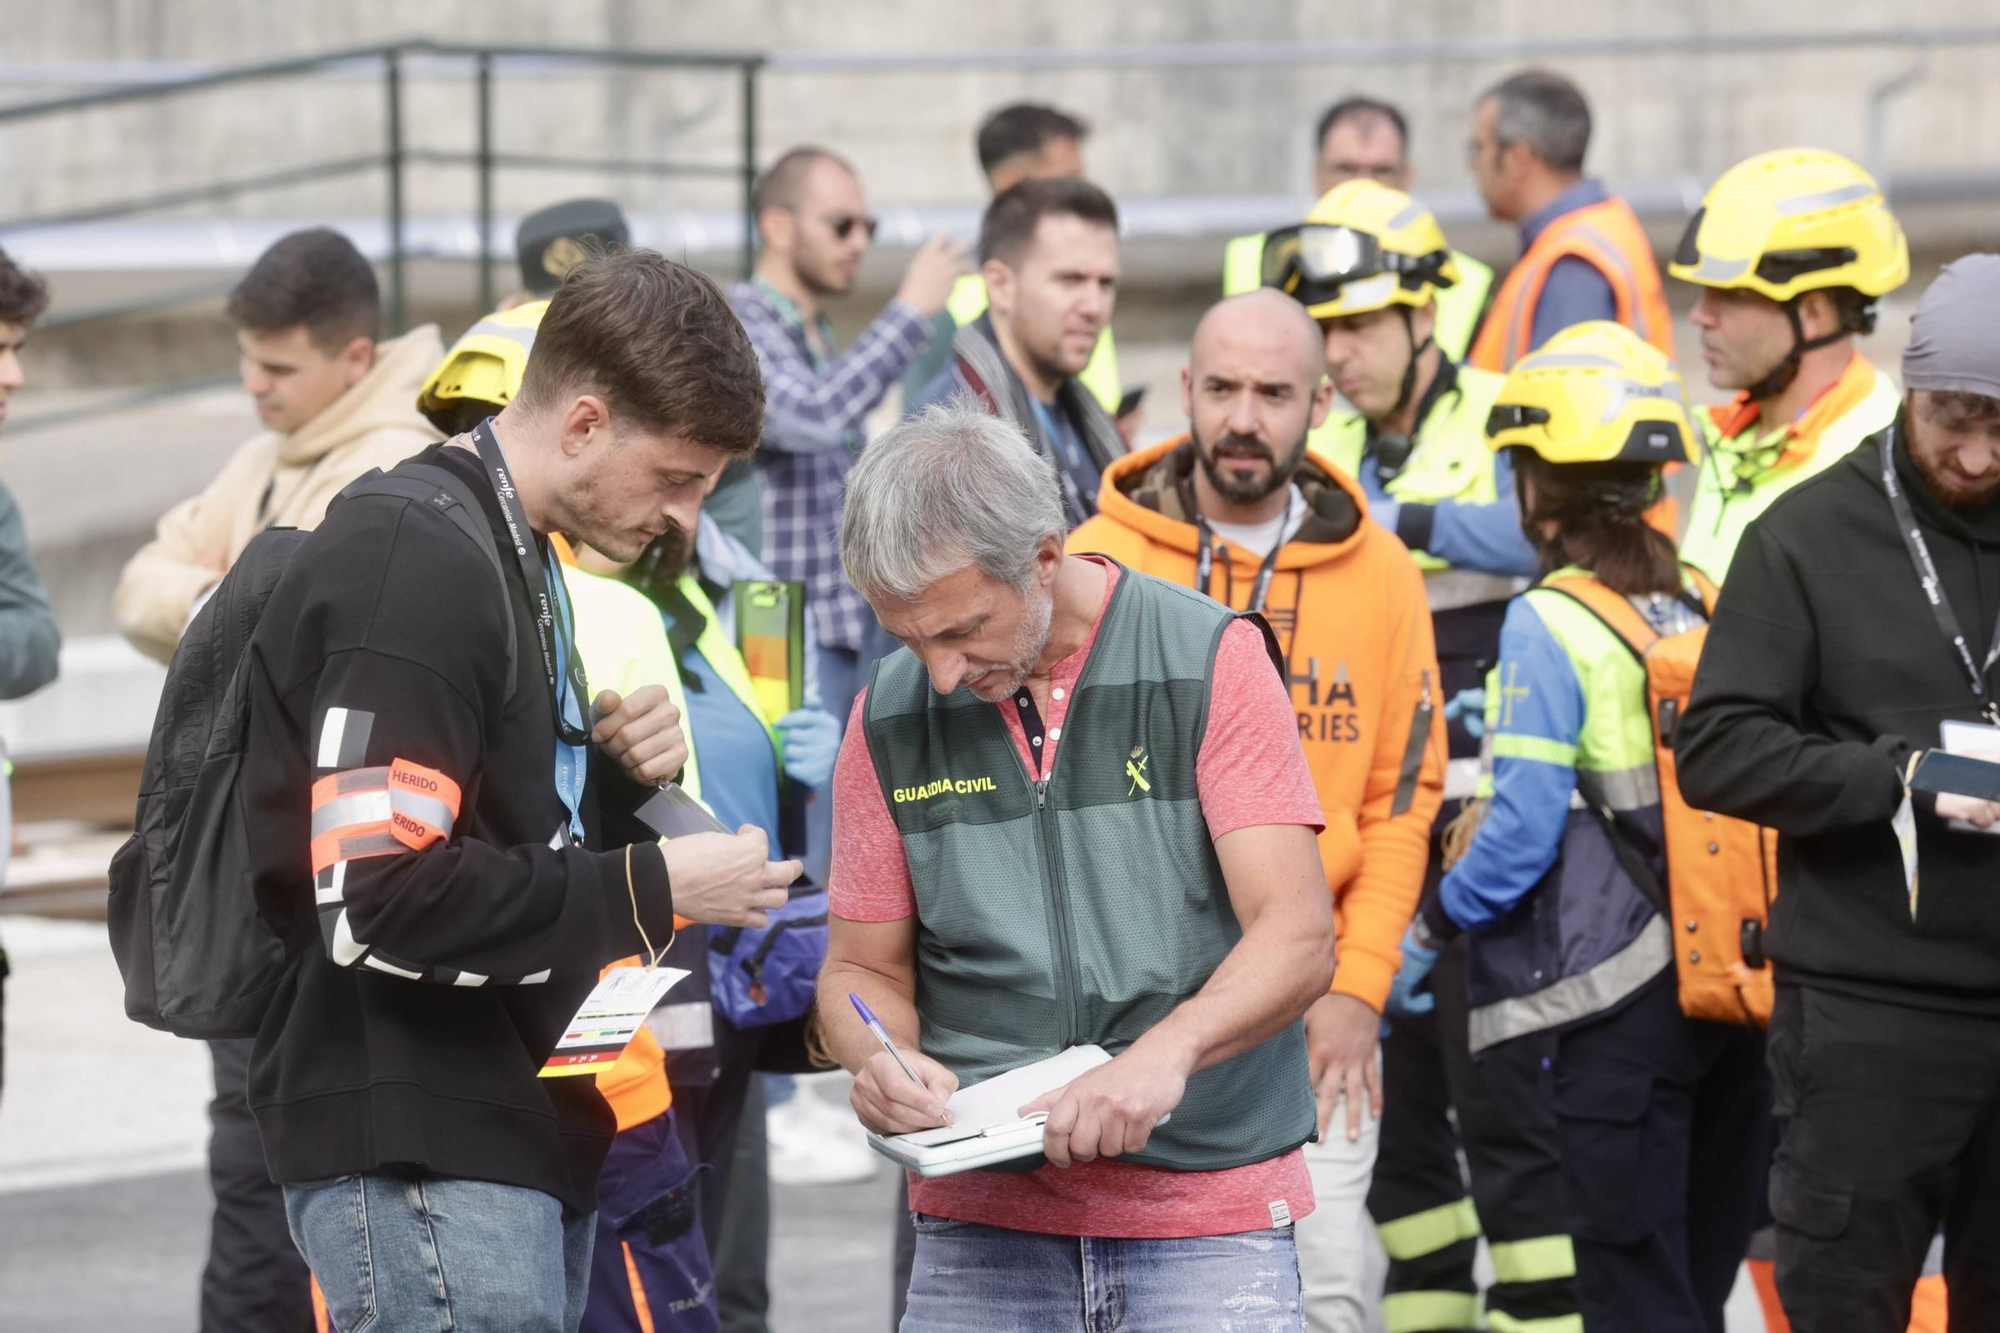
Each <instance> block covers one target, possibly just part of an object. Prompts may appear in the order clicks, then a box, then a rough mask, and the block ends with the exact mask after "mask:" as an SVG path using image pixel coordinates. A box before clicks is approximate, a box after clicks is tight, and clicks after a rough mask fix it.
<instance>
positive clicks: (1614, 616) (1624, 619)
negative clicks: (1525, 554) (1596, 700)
mask: <svg viewBox="0 0 2000 1333" xmlns="http://www.w3.org/2000/svg"><path fill="white" fill-rule="evenodd" d="M1536 586H1537V587H1541V588H1547V589H1548V590H1549V591H1550V592H1552V593H1555V594H1556V595H1557V596H1559V597H1567V598H1568V599H1569V600H1570V601H1572V602H1575V603H1576V604H1577V605H1578V606H1580V607H1582V608H1583V609H1584V610H1586V611H1588V612H1590V614H1591V615H1593V616H1595V617H1597V619H1598V620H1599V621H1601V622H1602V623H1603V625H1604V628H1606V629H1608V630H1610V631H1611V632H1612V633H1613V634H1615V635H1617V636H1618V640H1619V642H1621V643H1623V644H1624V645H1625V647H1626V648H1627V649H1629V650H1630V651H1631V653H1632V656H1634V657H1636V658H1638V659H1639V661H1641V662H1642V663H1643V662H1644V661H1645V660H1646V650H1647V649H1649V648H1651V647H1652V646H1653V645H1654V644H1656V643H1658V642H1659V641H1660V632H1659V631H1658V630H1656V629H1654V628H1653V626H1652V622H1650V621H1648V620H1647V619H1646V617H1644V616H1642V615H1640V614H1639V608H1638V607H1636V606H1633V605H1632V603H1631V602H1629V601H1627V600H1626V599H1625V598H1623V597H1621V596H1619V595H1618V594H1617V593H1615V592H1613V591H1611V589H1609V588H1607V587H1605V586H1604V585H1603V584H1602V583H1599V582H1598V581H1597V580H1596V579H1593V578H1579V577H1576V576H1571V577H1569V578H1562V579H1550V580H1548V581H1547V582H1545V583H1540V584H1537V585H1536Z"/></svg>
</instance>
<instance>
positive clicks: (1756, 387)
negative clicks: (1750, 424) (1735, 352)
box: [1744, 296, 1850, 403]
mask: <svg viewBox="0 0 2000 1333" xmlns="http://www.w3.org/2000/svg"><path fill="white" fill-rule="evenodd" d="M1804 299H1805V298H1804V297H1802V296H1795V297H1793V298H1792V299H1791V300H1789V301H1787V302H1785V307H1784V309H1785V318H1786V319H1787V320H1789V321H1790V322H1791V326H1792V350H1791V351H1789V352H1787V353H1785V359H1784V360H1782V361H1780V362H1779V363H1778V364H1777V365H1775V366H1773V367H1772V368H1771V373H1770V374H1768V375H1766V376H1764V378H1763V379H1761V380H1758V381H1757V382H1756V383H1755V384H1752V385H1750V386H1749V387H1748V388H1746V389H1745V390H1744V392H1745V393H1746V394H1748V395H1749V396H1750V399H1751V401H1752V402H1760V403H1761V402H1763V401H1764V400H1765V399H1767V398H1776V397H1777V396H1778V395H1779V394H1781V393H1783V392H1784V391H1785V390H1787V389H1789V388H1791V387H1792V381H1793V380H1795V379H1797V378H1798V377H1799V362H1800V360H1801V359H1802V358H1804V356H1805V354H1806V353H1807V352H1812V351H1817V350H1818V349H1820V348H1822V347H1831V346H1832V345H1833V344H1834V343H1837V342H1839V341H1840V340H1841V339H1842V338H1845V337H1846V336H1847V335H1848V333H1849V332H1850V330H1849V329H1848V328H1847V326H1846V325H1845V324H1842V325H1840V326H1839V327H1837V328H1835V329H1834V331H1833V332H1832V333H1826V334H1822V335H1820V336H1819V337H1817V338H1807V337H1806V330H1805V325H1803V324H1801V323H1800V322H1799V302H1800V301H1802V300H1804Z"/></svg>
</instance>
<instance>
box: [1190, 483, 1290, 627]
mask: <svg viewBox="0 0 2000 1333" xmlns="http://www.w3.org/2000/svg"><path fill="white" fill-rule="evenodd" d="M1291 527H1292V497H1291V493H1290V492H1287V493H1286V495H1285V521H1284V522H1283V523H1282V524H1280V525H1279V527H1278V539H1277V540H1276V541H1274V542H1272V543H1271V549H1270V550H1269V551H1268V552H1266V553H1265V555H1264V563H1263V564H1261V565H1259V566H1257V582H1256V583H1254V584H1253V585H1251V588H1250V605H1249V606H1248V607H1247V608H1245V609H1246V610H1250V611H1256V612H1260V613H1261V612H1262V611H1263V609H1264V599H1265V598H1267V597H1269V596H1270V595H1271V576H1272V575H1273V574H1275V573H1276V572H1277V570H1278V552H1280V551H1282V550H1284V549H1285V534H1286V533H1287V532H1289V531H1291ZM1194 530H1195V532H1196V533H1198V534H1199V535H1200V542H1199V543H1198V544H1197V545H1196V547H1195V555H1194V586H1195V590H1196V591H1197V592H1200V593H1202V594H1203V595H1204V596H1209V597H1213V596H1214V595H1215V594H1213V593H1211V592H1209V590H1208V585H1209V582H1210V580H1211V578H1212V576H1213V575H1214V573H1215V534H1214V533H1213V532H1212V531H1210V530H1209V526H1208V520H1207V519H1205V518H1203V517H1202V516H1201V515H1200V514H1199V513H1197V514H1196V515H1195V516H1194Z"/></svg>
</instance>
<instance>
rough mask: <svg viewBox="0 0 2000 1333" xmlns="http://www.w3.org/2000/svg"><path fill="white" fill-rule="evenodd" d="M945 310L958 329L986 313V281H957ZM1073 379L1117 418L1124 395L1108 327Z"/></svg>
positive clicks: (968, 278)
mask: <svg viewBox="0 0 2000 1333" xmlns="http://www.w3.org/2000/svg"><path fill="white" fill-rule="evenodd" d="M944 308H945V313H947V314H949V315H950V316H951V319H952V322H953V323H954V324H956V325H958V326H959V327H960V328H964V327H965V326H966V325H967V324H970V323H972V322H973V321H974V320H976V319H978V318H979V317H980V316H981V315H983V314H985V313H986V279H984V278H982V277H980V276H979V275H978V274H977V273H968V274H966V275H965V276H964V277H962V278H960V279H959V280H958V281H957V282H955V283H953V284H952V287H951V297H950V299H949V300H947V301H946V302H945V307H944ZM1076 378H1077V381H1078V382H1079V383H1080V384H1082V385H1083V387H1084V388H1086V389H1088V390H1090V395H1091V397H1093V398H1095V399H1097V401H1098V402H1100V403H1102V404H1103V405H1104V410H1105V411H1106V412H1108V413H1110V414H1111V415H1113V416H1116V415H1118V403H1119V400H1120V399H1122V398H1123V397H1124V396H1125V389H1124V387H1123V386H1122V385H1121V384H1120V383H1119V381H1118V345H1117V344H1116V343H1115V342H1113V341H1112V338H1111V326H1110V325H1108V324H1107V325H1105V327H1104V332H1102V333H1100V334H1098V335H1097V346H1095V347H1093V348H1091V349H1090V362H1089V364H1088V365H1086V366H1084V368H1083V373H1082V374H1080V375H1078V376H1077V377H1076Z"/></svg>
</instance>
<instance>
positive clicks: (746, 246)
mask: <svg viewBox="0 0 2000 1333" xmlns="http://www.w3.org/2000/svg"><path fill="white" fill-rule="evenodd" d="M1993 43H2000V24H1950V25H1940V26H1934V27H1909V28H1889V27H1871V28H1850V29H1840V30H1833V31H1826V30H1807V29H1792V30H1767V31H1763V32H1731V33H1660V34H1645V35H1633V34H1618V35H1613V36H1565V37H1527V38H1514V37H1448V38H1429V39H1402V38H1390V39H1370V40H1309V41H1235V42H1206V43H1199V44H1169V43H1140V44H1127V45H1118V46H1088V47H1055V48H1050V47H987V48H979V49H961V50H943V51H938V50H933V51H774V52H751V51H721V50H717V51H648V50H599V49H592V48H586V47H573V46H531V45H521V44H494V45H476V44H468V43H456V42H440V41H432V40H428V39H421V38H418V39H410V40H404V41H396V42H389V43H380V44H375V45H369V46H359V47H350V48H342V49H337V50H332V51H325V52H321V53H318V54H316V55H308V56H298V57H291V58H287V59H282V60H273V61H263V62H256V63H247V64H239V65H228V66H206V65H203V66H196V65H189V64H185V63H184V64H183V65H181V66H179V67H177V68H176V69H175V70H174V71H173V72H172V73H170V74H169V75H167V76H165V77H161V78H157V79H155V78H144V79H134V80H133V81H131V82H125V83H120V84H118V85H117V86H112V87H102V88H98V89H95V90H92V91H88V92H81V93H70V94H65V95H63V96H59V97H52V98H43V99H39V100H33V101H26V102H18V103H14V104H11V105H0V126H6V125H13V124H19V123H23V122H27V121H31V120H35V119H40V118H46V117H52V116H58V115H65V114H72V113H76V112H82V111H86V110H91V109H95V108H100V107H108V106H120V105H136V104H142V103H147V102H154V101H159V100H162V99H165V98H169V97H175V96H179V95H181V94H185V93H193V92H201V91H206V90H212V89H217V88H224V87H230V86H234V85H238V84H243V83H248V82H255V81H259V80H269V79H278V78H296V77H322V78H323V77H335V76H341V75H356V76H360V77H364V78H377V79H379V80H380V81H381V84H382V89H383V97H384V112H385V133H384V143H383V147H382V151H381V152H380V153H375V154H365V155H357V156H353V157H348V158H341V159H334V160H329V161H326V162H320V163H313V164H308V165H305V166H297V167H289V168H284V169H281V170H275V171H270V172H264V173H256V174H251V175H246V176H240V177H236V178H233V179H229V180H223V181H215V182H211V183H209V184H206V185H197V186H185V187H180V188H176V189H173V190H166V191H159V192H156V193H154V194H151V195H147V196H138V197H133V198H127V199H123V200H114V201H106V202H104V203H101V204H95V205H89V206H84V207H79V208H72V209H65V210H62V211H60V212H57V213H53V214H45V215H42V216H38V217H31V218H18V219H13V220H9V221H5V222H0V232H6V231H13V230H21V229H24V228H27V227H31V226H35V227H49V226H60V225H66V224H77V223H84V222H95V221H103V220H106V219H110V218H119V217H129V216H132V215H134V214H138V213H145V212H152V211H156V210H159V209H168V208H183V207H187V206H189V205H194V204H202V203H209V202H215V201H219V200H222V199H229V198H237V197H241V196H243V195H246V194H251V193H257V192H261V191H268V190H275V189H282V188H288V187H292V186H296V185H300V184H305V183H309V182H312V181H315V180H323V179H329V178H333V177H336V176H344V175H354V174H358V173H361V172H366V171H371V170H381V171H382V172H383V173H384V177H385V186H386V193H387V207H386V209H385V214H386V217H385V221H386V224H387V225H386V231H387V236H388V240H387V244H386V247H385V249H386V253H385V254H384V255H383V263H384V266H385V268H386V269H387V274H388V281H387V284H386V285H387V288H388V303H389V321H390V324H391V327H392V328H394V329H396V330H401V329H402V328H403V327H404V326H405V323H406V314H407V300H406V297H407V282H406V272H405V269H406V263H407V261H408V260H409V259H410V258H412V257H413V256H414V254H415V251H414V250H413V249H412V247H411V246H410V244H409V242H408V238H407V237H406V235H405V225H404V224H405V211H404V202H405V201H404V173H405V170H406V168H407V167H408V166H410V165H411V164H424V165H441V166H466V167H470V168H471V169H472V170H473V172H474V174H475V188H476V197H477V231H478V246H477V250H478V254H477V259H478V262H477V264H476V265H475V268H476V270H477V296H476V299H477V302H478V307H479V308H480V309H490V308H491V307H492V304H493V299H494V276H493V265H494V260H495V256H494V253H493V245H492V232H493V227H494V222H495V212H494V201H493V173H494V172H495V171H497V170H515V171H565V170H574V171H588V172H613V173H621V174H632V175H643V176H652V177H671V176H691V177H710V178H738V179H739V180H740V183H741V187H742V247H741V256H740V258H741V264H742V267H743V269H744V271H745V272H746V273H747V272H748V270H749V267H750V264H751V260H752V253H753V250H752V246H753V240H754V219H753V217H752V212H753V209H752V200H753V196H754V188H755V181H756V174H755V173H756V158H757V128H758V127H757V117H758V98H759V84H760V79H761V77H762V76H763V75H764V74H765V73H767V72H775V73H781V74H791V75H807V76H809V75H815V74H831V73H869V74H897V73H910V74H921V73H927V72H934V71H939V70H965V69H1023V70H1028V69H1032V70H1075V69H1106V70H1116V69H1175V68H1180V69H1188V68H1247V69H1256V68H1270V67H1293V66H1303V65H1316V64H1347V65H1352V66H1359V67H1365V66H1369V65H1380V64H1410V63H1414V62H1438V63H1452V64H1467V63H1486V62H1492V63H1497V62H1502V61H1517V62H1528V61H1549V60H1559V59H1589V58H1614V59H1625V58H1631V57H1637V56H1645V57H1661V56H1687V55H1741V54H1743V53H1745V52H1764V53H1793V52H1815V51H1835V50H1856V49H1882V50H1895V51H1906V52H1910V53H1912V59H1911V60H1910V61H1909V62H1908V63H1907V64H1905V65H1904V66H1903V67H1902V68H1901V69H1900V70H1899V71H1898V72H1896V73H1894V74H1892V75H1890V76H1888V77H1886V78H1884V79H1881V80H1878V81H1877V82H1876V83H1874V84H1873V85H1871V86H1870V88H1869V89H1868V93H1867V113H1866V116H1867V125H1866V132H1867V143H1868V145H1869V152H1870V155H1871V157H1872V158H1879V157H1880V156H1881V154H1882V152H1883V151H1884V150H1883V145H1884V143H1885V134H1884V126H1885V124H1886V119H1887V114H1888V108H1889V103H1890V102H1891V101H1892V100H1893V99H1894V98H1896V97H1898V96H1900V95H1902V94H1903V93H1904V92H1906V91H1907V90H1908V89H1909V88H1910V87H1911V86H1913V85H1914V84H1915V83H1916V82H1917V81H1919V80H1920V79H1921V78H1922V77H1923V76H1924V74H1925V73H1926V70H1927V64H1926V58H1927V56H1928V55H1929V53H1931V52H1932V51H1934V50H1936V49H1938V48H1941V47H1955V46H1968V45H1988V44H1993ZM607 67H610V68H624V69H640V70H643V69H689V70H706V71H717V72H734V73H735V74H736V76H737V78H738V80H739V84H740V86H739V99H740V100H739V106H740V118H741V126H742V134H741V141H740V147H741V156H740V160H739V161H738V162H737V163H736V164H734V165H733V166H723V165H718V164H710V163H693V162H670V161H658V162H653V161H646V160H642V159H626V158H606V157H598V158H589V157H581V156H578V157H568V156H564V155H561V154H548V153H509V152H504V151H501V150H500V149H499V148H498V146H497V144H496V141H495V135H494V126H493V92H494V89H493V82H494V78H495V75H496V72H498V71H499V70H501V69H502V68H504V69H505V70H506V71H507V73H509V74H510V75H553V76H558V77H560V76H563V75H565V74H568V73H570V72H573V71H587V70H596V69H604V68H607ZM93 68H106V67H102V66H94V67H93ZM460 71H464V72H465V73H466V74H467V75H468V76H469V77H470V79H471V82H472V85H473V108H472V112H473V127H474V146H473V150H472V151H471V152H470V153H462V152H448V151H440V150H435V149H430V148H417V147H413V146H411V145H410V144H408V143H407V142H405V135H404V126H403V123H402V120H403V117H402V113H403V84H404V82H405V81H406V80H407V79H409V78H411V77H424V78H435V77H438V76H440V75H451V74H456V73H458V72H460ZM44 73H46V71H44ZM107 77H108V75H107ZM1871 165H1873V166H1875V167H1876V168H1877V174H1878V175H1883V176H1884V177H1885V185H1886V184H1888V181H1887V179H1886V173H1885V171H1884V170H1883V168H1885V167H1886V164H1885V163H1882V162H1880V161H1874V162H1872V163H1871ZM1968 179H1971V177H1968ZM1982 179H1983V178H1982ZM1924 184H1925V186H1926V187H1927V188H1929V189H1931V191H1932V192H1934V193H1935V192H1938V191H1940V190H1941V191H1942V193H1941V194H1940V195H1939V197H1945V196H1947V195H1951V194H1953V193H1954V192H1953V191H1952V190H1951V189H1950V188H1948V187H1949V185H1950V183H1949V182H1946V183H1943V184H1942V185H1940V184H1939V183H1936V182H1926V183H1924ZM188 299H193V297H192V295H191V294H189V293H181V294H175V293H169V294H167V295H166V296H160V295H157V294H156V295H154V296H150V297H143V298H138V299H136V300H134V301H129V302H124V303H102V304H99V305H96V306H92V307H89V308H88V309H85V310H80V311H69V312H64V313H63V314H61V315H60V316H58V318H56V319H54V320H51V321H50V322H49V325H48V327H60V326H63V325H75V324H79V323H84V322H87V321H90V320H99V319H112V318H118V317H121V316H125V315H130V314H134V313H141V312H144V311H147V310H154V309H159V308H162V307H163V306H167V305H172V304H178V303H180V302H181V301H184V300H188ZM204 383H205V381H204ZM172 388H173V386H160V388H157V389H148V390H144V391H142V392H145V393H157V392H161V391H169V390H171V389H172ZM79 410H81V409H79ZM32 424H38V423H37V419H36V418H32V417H31V418H29V419H28V420H25V421H21V422H17V423H15V424H14V429H15V431H16V432H18V431H20V430H21V429H23V428H25V427H28V426H30V425H32Z"/></svg>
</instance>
